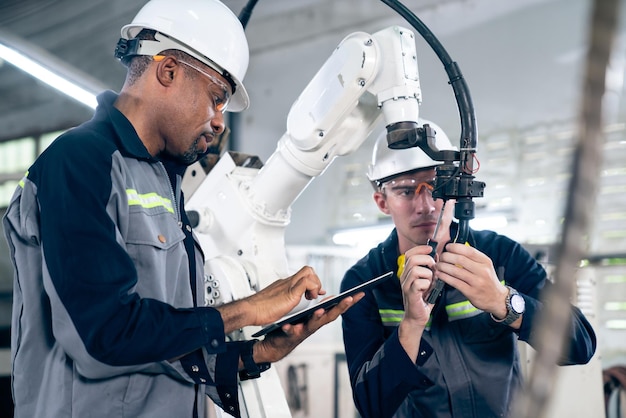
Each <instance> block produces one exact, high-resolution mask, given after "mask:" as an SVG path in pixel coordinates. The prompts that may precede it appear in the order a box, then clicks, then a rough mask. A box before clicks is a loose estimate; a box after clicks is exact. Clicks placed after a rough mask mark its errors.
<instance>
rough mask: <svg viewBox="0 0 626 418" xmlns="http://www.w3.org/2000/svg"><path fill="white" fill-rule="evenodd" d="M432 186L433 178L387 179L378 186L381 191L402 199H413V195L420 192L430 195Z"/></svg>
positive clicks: (433, 185) (433, 183)
mask: <svg viewBox="0 0 626 418" xmlns="http://www.w3.org/2000/svg"><path fill="white" fill-rule="evenodd" d="M434 188H435V179H432V180H429V181H418V180H416V179H400V180H389V181H386V182H384V183H383V184H381V186H380V189H381V191H382V192H383V193H386V194H389V195H391V196H394V197H397V198H400V199H404V200H413V199H414V198H415V196H419V195H420V194H422V192H424V193H428V195H429V196H432V194H433V190H434Z"/></svg>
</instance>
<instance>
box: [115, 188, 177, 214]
mask: <svg viewBox="0 0 626 418" xmlns="http://www.w3.org/2000/svg"><path fill="white" fill-rule="evenodd" d="M126 196H127V197H128V205H129V206H141V207H142V208H146V209H150V208H156V207H159V206H162V207H164V208H165V209H167V211H168V212H171V213H174V207H173V206H172V201H171V200H170V199H168V198H166V197H163V196H159V195H158V194H156V193H154V192H152V193H144V194H139V193H137V190H134V189H126Z"/></svg>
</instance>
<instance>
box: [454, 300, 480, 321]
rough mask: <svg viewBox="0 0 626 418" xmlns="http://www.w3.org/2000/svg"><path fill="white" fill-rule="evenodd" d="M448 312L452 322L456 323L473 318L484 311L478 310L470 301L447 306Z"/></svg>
mask: <svg viewBox="0 0 626 418" xmlns="http://www.w3.org/2000/svg"><path fill="white" fill-rule="evenodd" d="M446 312H447V313H448V318H449V319H450V321H456V320H457V319H463V318H471V317H472V316H476V315H478V314H480V313H481V312H482V310H480V309H478V308H476V307H475V306H474V305H472V304H471V303H470V301H469V300H466V301H463V302H458V303H453V304H451V305H446Z"/></svg>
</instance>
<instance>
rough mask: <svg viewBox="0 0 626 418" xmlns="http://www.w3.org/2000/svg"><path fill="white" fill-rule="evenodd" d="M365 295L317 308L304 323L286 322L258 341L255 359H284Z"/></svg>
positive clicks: (257, 360)
mask: <svg viewBox="0 0 626 418" xmlns="http://www.w3.org/2000/svg"><path fill="white" fill-rule="evenodd" d="M363 296H365V293H363V292H361V293H357V294H356V295H354V296H348V297H346V298H345V299H342V300H341V301H340V302H339V303H338V304H337V305H335V306H333V307H332V308H331V309H329V310H327V311H325V310H324V309H318V310H316V311H315V312H314V313H313V315H312V316H311V317H310V318H309V320H308V321H306V322H304V323H300V324H295V325H292V324H286V325H283V327H282V328H281V330H280V331H278V330H277V331H275V332H271V333H269V334H267V335H266V336H265V338H264V339H263V340H261V341H260V342H258V343H256V344H255V345H254V347H253V358H254V361H255V362H256V363H263V362H271V363H273V362H276V361H278V360H280V359H282V358H283V357H285V356H286V355H287V354H289V353H290V352H291V351H292V350H293V349H294V348H296V347H297V346H298V344H300V343H301V342H302V341H304V340H305V339H306V338H307V337H309V336H310V335H311V334H313V333H314V332H315V331H317V330H318V329H320V328H321V327H322V326H324V325H326V324H328V323H329V322H332V321H334V320H335V319H337V318H338V317H339V315H341V314H342V313H344V312H345V311H347V310H348V308H350V307H351V306H352V305H354V304H355V303H357V302H358V301H359V300H361V298H363Z"/></svg>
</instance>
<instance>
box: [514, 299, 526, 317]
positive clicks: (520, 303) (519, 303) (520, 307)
mask: <svg viewBox="0 0 626 418" xmlns="http://www.w3.org/2000/svg"><path fill="white" fill-rule="evenodd" d="M525 307H526V301H525V300H524V298H523V297H522V296H521V295H513V296H511V308H513V310H514V311H515V312H517V313H518V314H521V313H523V312H524V308H525Z"/></svg>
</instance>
